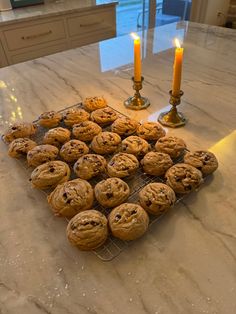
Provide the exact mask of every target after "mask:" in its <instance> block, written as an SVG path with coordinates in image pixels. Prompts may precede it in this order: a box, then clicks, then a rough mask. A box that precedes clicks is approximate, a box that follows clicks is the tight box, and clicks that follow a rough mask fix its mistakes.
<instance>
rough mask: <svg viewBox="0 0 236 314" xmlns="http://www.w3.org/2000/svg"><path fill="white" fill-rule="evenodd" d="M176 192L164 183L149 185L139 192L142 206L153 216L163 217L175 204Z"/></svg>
mask: <svg viewBox="0 0 236 314" xmlns="http://www.w3.org/2000/svg"><path fill="white" fill-rule="evenodd" d="M175 200H176V198H175V192H174V191H173V190H172V188H170V187H169V186H168V185H166V184H163V183H157V182H154V183H149V184H148V185H146V186H145V187H144V188H143V189H142V190H141V191H140V192H139V201H140V204H141V206H142V207H143V208H144V209H145V210H146V211H147V212H148V213H150V214H152V215H157V216H159V215H161V214H163V213H164V212H166V211H167V210H168V209H169V208H170V207H171V206H173V205H174V203H175Z"/></svg>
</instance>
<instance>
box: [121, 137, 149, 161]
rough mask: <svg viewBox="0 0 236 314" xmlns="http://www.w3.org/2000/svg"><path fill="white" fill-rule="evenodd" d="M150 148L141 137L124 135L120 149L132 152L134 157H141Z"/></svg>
mask: <svg viewBox="0 0 236 314" xmlns="http://www.w3.org/2000/svg"><path fill="white" fill-rule="evenodd" d="M149 150H150V145H149V144H148V142H147V141H146V140H144V139H143V138H141V137H138V136H135V135H131V136H128V137H126V138H125V139H124V140H123V141H122V143H121V151H122V152H124V153H128V154H133V155H135V156H136V157H138V158H139V157H142V156H143V155H145V154H147V152H148V151H149Z"/></svg>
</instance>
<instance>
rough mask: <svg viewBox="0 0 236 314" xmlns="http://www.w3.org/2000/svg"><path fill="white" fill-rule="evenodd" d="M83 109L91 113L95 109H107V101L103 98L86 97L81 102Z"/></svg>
mask: <svg viewBox="0 0 236 314" xmlns="http://www.w3.org/2000/svg"><path fill="white" fill-rule="evenodd" d="M83 106H84V109H86V110H87V111H89V112H91V111H94V110H97V109H101V108H105V107H107V101H106V99H105V98H104V97H87V98H85V100H84V101H83Z"/></svg>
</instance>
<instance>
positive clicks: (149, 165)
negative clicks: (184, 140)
mask: <svg viewBox="0 0 236 314" xmlns="http://www.w3.org/2000/svg"><path fill="white" fill-rule="evenodd" d="M140 163H141V165H142V167H143V170H144V172H145V173H148V174H150V175H152V176H162V175H164V174H165V173H166V171H167V170H168V169H169V168H170V167H171V166H173V161H172V160H171V158H170V156H169V155H168V154H164V153H158V152H149V153H147V154H146V155H145V156H144V158H143V159H142V160H141V162H140Z"/></svg>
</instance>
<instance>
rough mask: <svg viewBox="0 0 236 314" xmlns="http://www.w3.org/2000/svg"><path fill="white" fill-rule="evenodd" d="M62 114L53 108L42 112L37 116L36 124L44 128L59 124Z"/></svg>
mask: <svg viewBox="0 0 236 314" xmlns="http://www.w3.org/2000/svg"><path fill="white" fill-rule="evenodd" d="M61 119H62V114H61V113H60V112H56V111H54V110H52V111H47V112H44V113H42V114H41V115H40V116H39V118H38V124H39V125H41V126H43V127H44V128H54V127H56V126H58V125H59V123H60V122H61Z"/></svg>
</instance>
